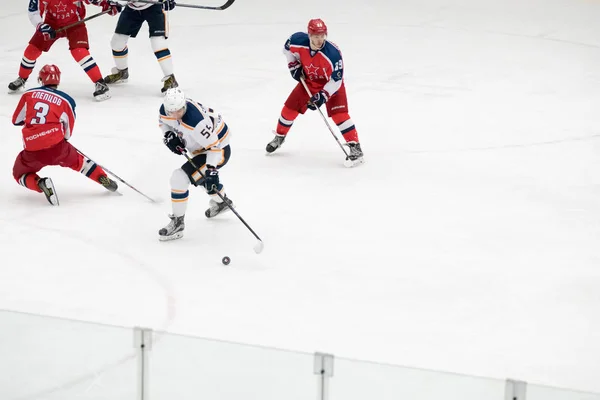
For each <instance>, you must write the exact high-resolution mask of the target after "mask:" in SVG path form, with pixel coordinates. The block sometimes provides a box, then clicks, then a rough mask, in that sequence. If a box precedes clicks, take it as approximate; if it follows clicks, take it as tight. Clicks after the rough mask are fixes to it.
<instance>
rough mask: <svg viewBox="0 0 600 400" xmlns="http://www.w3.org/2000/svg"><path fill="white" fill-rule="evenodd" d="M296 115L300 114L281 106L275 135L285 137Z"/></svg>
mask: <svg viewBox="0 0 600 400" xmlns="http://www.w3.org/2000/svg"><path fill="white" fill-rule="evenodd" d="M298 114H300V113H299V112H298V111H296V110H292V109H291V108H287V107H286V106H283V109H282V110H281V116H280V117H279V121H278V122H277V130H276V132H277V134H278V135H283V136H285V135H287V133H288V132H289V131H290V128H291V127H292V124H293V123H294V120H295V119H296V117H297V116H298Z"/></svg>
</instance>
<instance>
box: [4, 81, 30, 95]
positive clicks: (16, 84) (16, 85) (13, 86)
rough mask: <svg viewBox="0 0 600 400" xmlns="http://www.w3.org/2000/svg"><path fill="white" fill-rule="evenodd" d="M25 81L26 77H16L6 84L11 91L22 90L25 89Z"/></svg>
mask: <svg viewBox="0 0 600 400" xmlns="http://www.w3.org/2000/svg"><path fill="white" fill-rule="evenodd" d="M25 82H27V79H23V78H21V77H18V78H17V79H15V80H14V81H12V82H11V83H9V84H8V90H10V92H11V93H15V92H18V91H20V90H23V89H25Z"/></svg>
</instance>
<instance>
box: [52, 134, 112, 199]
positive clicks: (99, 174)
mask: <svg viewBox="0 0 600 400" xmlns="http://www.w3.org/2000/svg"><path fill="white" fill-rule="evenodd" d="M57 146H60V147H59V153H58V154H57V156H56V165H60V166H61V167H65V168H71V169H72V170H74V171H77V172H79V173H81V174H83V175H85V176H86V177H88V178H90V179H91V180H93V181H94V182H96V183H99V184H100V185H102V186H104V188H106V190H109V191H111V192H114V191H116V190H117V189H118V185H117V182H115V181H113V180H112V179H110V178H109V177H108V175H107V174H106V172H105V171H104V169H102V167H101V166H99V165H98V164H96V163H95V162H94V161H92V160H90V159H89V158H87V157H85V156H83V155H81V153H79V152H78V151H77V150H75V147H73V146H72V145H71V144H70V143H69V142H67V141H64V142H61V143H59V144H58V145H57Z"/></svg>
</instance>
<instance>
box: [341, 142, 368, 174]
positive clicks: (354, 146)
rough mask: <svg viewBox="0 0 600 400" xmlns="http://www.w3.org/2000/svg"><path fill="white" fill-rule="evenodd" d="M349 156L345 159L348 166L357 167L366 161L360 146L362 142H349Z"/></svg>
mask: <svg viewBox="0 0 600 400" xmlns="http://www.w3.org/2000/svg"><path fill="white" fill-rule="evenodd" d="M346 145H347V146H348V158H347V159H346V161H344V165H345V166H346V167H348V168H352V167H356V166H358V165H360V164H363V163H364V162H365V160H364V158H363V152H362V149H361V148H360V143H357V142H348V143H346Z"/></svg>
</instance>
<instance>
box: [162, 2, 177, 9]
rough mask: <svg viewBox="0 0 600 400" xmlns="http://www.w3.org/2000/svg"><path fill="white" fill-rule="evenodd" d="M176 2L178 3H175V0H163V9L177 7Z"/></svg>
mask: <svg viewBox="0 0 600 400" xmlns="http://www.w3.org/2000/svg"><path fill="white" fill-rule="evenodd" d="M176 4H177V3H175V0H163V10H165V11H171V10H172V9H174V8H175V5H176Z"/></svg>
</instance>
